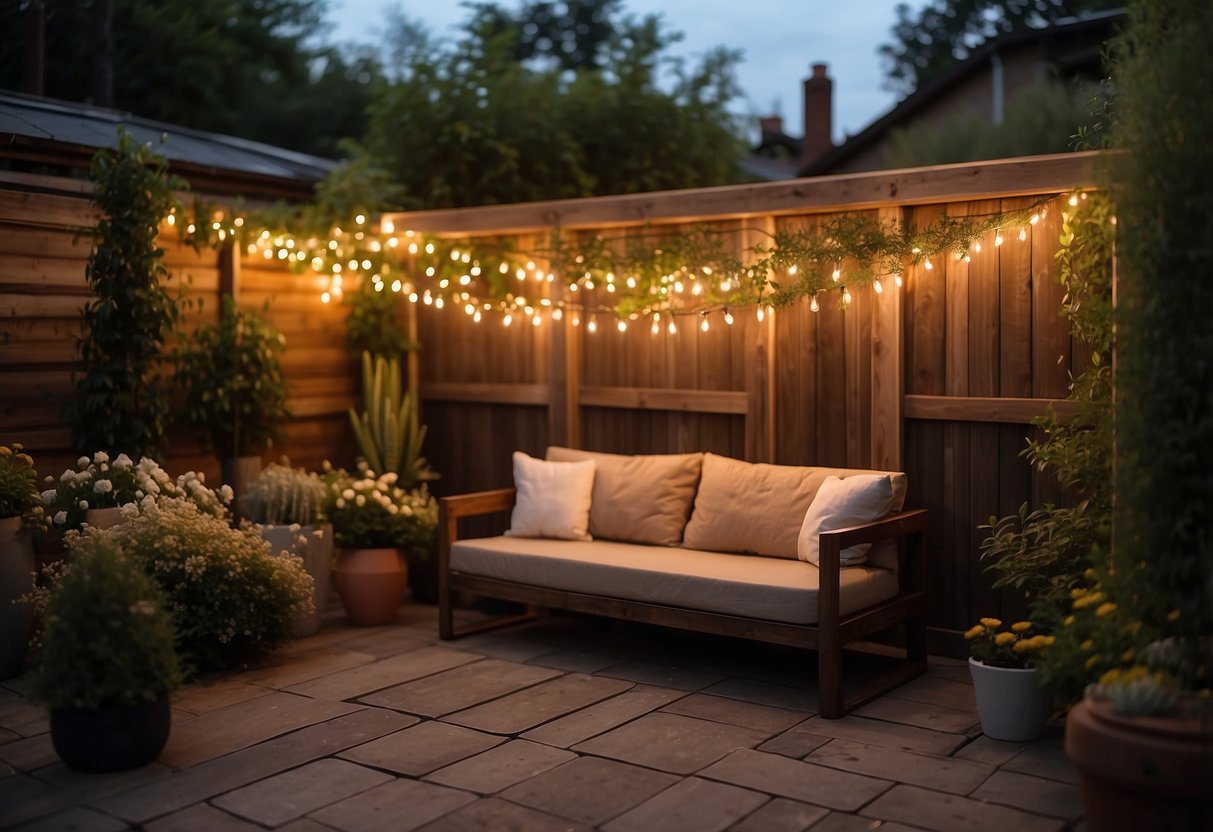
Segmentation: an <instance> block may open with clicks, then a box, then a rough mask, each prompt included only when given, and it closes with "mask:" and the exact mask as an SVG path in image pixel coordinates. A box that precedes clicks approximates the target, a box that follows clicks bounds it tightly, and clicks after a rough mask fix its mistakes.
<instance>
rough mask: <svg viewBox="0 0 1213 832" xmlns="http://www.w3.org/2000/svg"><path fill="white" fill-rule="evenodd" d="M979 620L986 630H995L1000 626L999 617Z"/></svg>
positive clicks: (1000, 620)
mask: <svg viewBox="0 0 1213 832" xmlns="http://www.w3.org/2000/svg"><path fill="white" fill-rule="evenodd" d="M980 620H981V626H983V627H985V628H986V629H987V630H997V629H998V628H999V627H1001V626H1002V619H1001V618H982V619H980Z"/></svg>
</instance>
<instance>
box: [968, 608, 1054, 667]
mask: <svg viewBox="0 0 1213 832" xmlns="http://www.w3.org/2000/svg"><path fill="white" fill-rule="evenodd" d="M1001 627H1002V621H1001V620H1000V619H997V618H983V619H981V621H979V622H978V623H977V624H974V625H973V626H972V627H971V628H970V629H969V631H968V632H966V633H965V639H966V640H967V641H968V642H969V653H970V654H972V656H973V658H975V659H977V661H979V662H981V663H982V664H985V665H989V666H990V667H1015V668H1025V667H1032V666H1033V665H1034V663H1035V662H1034V659H1036V658H1037V656H1038V655H1039V653H1040V651H1041V650H1043V649H1044V648H1046V647H1052V646H1053V644H1054V642H1055V641H1056V638H1055V637H1054V636H1047V635H1044V634H1043V633H1037V632H1034V630H1035V627H1034V626H1033V625H1032V622H1031V621H1016V622H1015V623H1014V624H1012V625H1011V626H1010V627H1008V628H1007V629H1005V630H1003V629H1001Z"/></svg>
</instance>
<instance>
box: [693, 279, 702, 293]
mask: <svg viewBox="0 0 1213 832" xmlns="http://www.w3.org/2000/svg"><path fill="white" fill-rule="evenodd" d="M691 294H692V295H694V296H695V297H699V296H700V295H702V294H703V286H701V285H699V281H698V280H696V281H695V285H694V286H692V287H691Z"/></svg>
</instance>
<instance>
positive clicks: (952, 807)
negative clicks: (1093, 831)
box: [860, 785, 1063, 832]
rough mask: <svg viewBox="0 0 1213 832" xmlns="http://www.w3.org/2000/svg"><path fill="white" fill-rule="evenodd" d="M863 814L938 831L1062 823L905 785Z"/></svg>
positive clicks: (1040, 829)
mask: <svg viewBox="0 0 1213 832" xmlns="http://www.w3.org/2000/svg"><path fill="white" fill-rule="evenodd" d="M860 814H863V815H867V816H868V817H873V818H879V819H881V820H893V821H901V822H905V823H907V824H912V825H914V826H918V827H922V828H923V829H932V830H939V832H1056V830H1060V829H1061V828H1062V826H1063V822H1062V821H1060V820H1053V819H1050V818H1043V817H1040V816H1039V815H1032V814H1028V813H1027V812H1020V811H1017V810H1015V809H1011V808H1008V807H1006V806H998V805H995V804H993V803H983V802H981V801H980V800H972V799H970V798H967V797H959V796H957V795H951V794H942V793H940V792H935V791H930V790H928V789H922V788H919V787H918V786H905V785H899V786H894V787H893V788H892V789H890V790H889V791H888V792H886V793H885V794H883V795H881V796H880V797H879V798H877V799H876V800H875V801H874V802H872V803H871V804H869V805H868V806H865V807H864V808H863V810H862V811H861V812H860Z"/></svg>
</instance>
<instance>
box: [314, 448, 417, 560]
mask: <svg viewBox="0 0 1213 832" xmlns="http://www.w3.org/2000/svg"><path fill="white" fill-rule="evenodd" d="M326 468H327V465H326ZM358 473H359V476H354V475H352V474H350V473H348V472H346V471H345V470H344V469H340V468H338V469H335V470H334V469H331V468H327V471H326V473H325V482H326V483H327V484H328V488H329V499H328V503H327V504H326V506H325V514H326V515H327V516H328V519H329V522H330V523H332V524H333V536H334V539H335V540H336V543H337V545H338V546H339V547H341V548H343V549H372V548H380V547H388V546H399V547H404V548H410V549H414V550H416V551H417V552H418V553H420V552H423V551H428V549H429V547H430V544H431V543H432V541H433V539H434V535H435V533H436V531H437V529H438V501H437V500H435V499H434V498H433V497H432V496H430V492H429V489H428V488H427V487H426V486H425V485H424V484H423V485H421V486H420V487H418V488H413V489H404V488H400V487H399V486H398V485H396V481H397V475H396V474H394V473H387V474H383V475H382V476H379V477H376V476H375V473H374V472H373V471H371V470H369V469H368V468H366V467H365V466H363V467H360V468H359V471H358Z"/></svg>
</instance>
